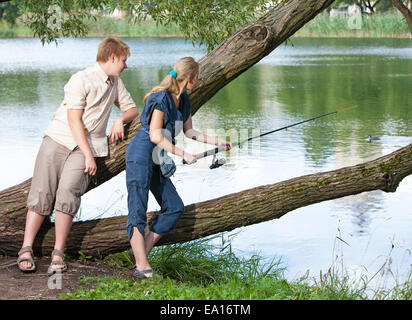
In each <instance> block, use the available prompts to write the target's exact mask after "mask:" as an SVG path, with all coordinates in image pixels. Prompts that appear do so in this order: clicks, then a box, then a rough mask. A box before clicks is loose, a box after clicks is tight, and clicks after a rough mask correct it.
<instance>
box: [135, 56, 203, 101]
mask: <svg viewBox="0 0 412 320" xmlns="http://www.w3.org/2000/svg"><path fill="white" fill-rule="evenodd" d="M199 69H200V66H199V63H197V62H196V61H195V59H193V58H192V57H184V58H181V59H179V61H177V62H176V64H175V65H174V67H173V70H174V71H175V72H176V74H177V77H176V78H175V77H173V76H172V75H171V74H168V75H167V76H166V77H165V78H164V79H163V80H162V82H160V84H159V85H157V86H156V87H154V88H153V89H152V90H150V92H149V93H147V94H146V95H145V96H144V99H143V103H146V101H147V99H149V97H150V96H151V95H152V94H153V93H156V92H159V91H164V90H168V91H169V92H170V93H174V94H179V85H178V84H177V83H178V81H183V80H185V79H186V78H187V77H189V78H190V80H194V79H196V77H197V76H198V75H199Z"/></svg>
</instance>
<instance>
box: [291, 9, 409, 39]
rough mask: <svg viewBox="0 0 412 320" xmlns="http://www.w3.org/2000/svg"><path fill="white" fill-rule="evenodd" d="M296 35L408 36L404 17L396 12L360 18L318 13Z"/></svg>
mask: <svg viewBox="0 0 412 320" xmlns="http://www.w3.org/2000/svg"><path fill="white" fill-rule="evenodd" d="M296 36H298V37H370V38H380V37H410V31H409V29H408V25H407V24H406V21H405V19H404V18H402V17H400V16H399V15H398V14H396V13H387V14H374V15H371V16H368V15H363V16H362V17H361V19H358V20H355V19H354V18H346V17H339V18H334V19H331V18H330V17H329V15H326V14H320V15H318V16H317V17H315V18H314V19H313V20H312V21H310V22H309V23H307V24H306V25H305V26H304V27H303V28H302V29H300V30H299V31H298V32H297V33H296Z"/></svg>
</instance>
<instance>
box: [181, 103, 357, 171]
mask: <svg viewBox="0 0 412 320" xmlns="http://www.w3.org/2000/svg"><path fill="white" fill-rule="evenodd" d="M353 108H356V106H352V107H348V108H343V109H339V110H336V111H332V112H329V113H325V114H322V115H320V116H316V117H313V118H310V119H306V120H302V121H299V122H296V123H292V124H289V125H287V126H284V127H281V128H278V129H275V130H271V131H268V132H264V133H262V134H260V135H258V136H254V137H250V138H247V139H245V140H243V141H237V142H233V143H232V148H233V147H240V146H241V145H242V144H244V143H245V142H249V141H250V140H253V139H256V138H260V137H263V136H266V135H268V134H271V133H275V132H278V131H281V130H286V129H288V128H291V127H294V126H297V125H299V124H302V123H305V122H309V121H312V120H316V119H319V118H323V117H326V116H330V115H332V114H337V113H339V112H343V111H346V110H350V109H353ZM221 151H226V146H220V147H215V148H213V149H210V150H207V151H204V152H200V153H198V154H196V155H195V156H196V159H197V160H199V159H202V158H206V157H208V156H213V160H212V165H211V166H210V169H215V168H219V167H220V166H222V165H224V164H225V163H226V161H225V159H217V158H216V154H217V153H219V152H221ZM186 163H187V162H186V161H185V160H183V164H186Z"/></svg>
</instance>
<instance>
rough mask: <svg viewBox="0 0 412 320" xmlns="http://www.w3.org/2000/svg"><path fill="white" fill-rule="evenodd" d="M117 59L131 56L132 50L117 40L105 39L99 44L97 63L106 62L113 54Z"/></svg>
mask: <svg viewBox="0 0 412 320" xmlns="http://www.w3.org/2000/svg"><path fill="white" fill-rule="evenodd" d="M113 53H114V54H115V55H116V57H121V56H127V57H129V56H130V49H129V46H128V45H127V44H125V43H124V42H123V41H122V40H120V39H117V38H105V39H103V41H102V42H100V44H99V48H98V50H97V57H96V61H99V62H106V61H107V60H108V59H109V57H110V56H111V55H112V54H113Z"/></svg>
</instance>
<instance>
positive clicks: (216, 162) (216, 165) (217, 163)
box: [209, 154, 226, 169]
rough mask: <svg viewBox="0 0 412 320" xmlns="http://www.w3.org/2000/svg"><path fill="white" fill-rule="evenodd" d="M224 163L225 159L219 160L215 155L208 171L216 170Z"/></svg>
mask: <svg viewBox="0 0 412 320" xmlns="http://www.w3.org/2000/svg"><path fill="white" fill-rule="evenodd" d="M225 163H226V159H225V158H219V157H218V156H216V154H214V155H213V159H212V164H211V165H210V167H209V169H216V168H219V167H221V166H223V165H224V164H225Z"/></svg>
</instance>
